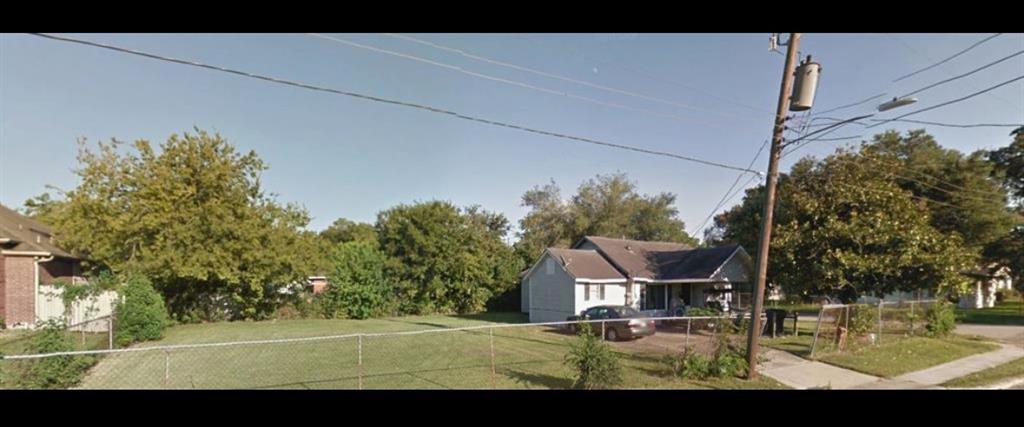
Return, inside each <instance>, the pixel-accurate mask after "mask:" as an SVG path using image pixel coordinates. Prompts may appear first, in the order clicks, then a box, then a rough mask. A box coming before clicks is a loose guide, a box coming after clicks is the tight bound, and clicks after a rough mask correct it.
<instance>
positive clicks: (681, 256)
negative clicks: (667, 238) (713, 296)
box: [576, 236, 739, 280]
mask: <svg viewBox="0 0 1024 427" xmlns="http://www.w3.org/2000/svg"><path fill="white" fill-rule="evenodd" d="M586 241H590V242H591V243H593V244H594V246H596V247H597V248H598V250H599V251H600V253H601V254H602V255H604V256H605V257H607V258H608V260H609V261H610V262H611V263H612V264H614V265H615V266H616V267H617V268H618V269H619V270H622V272H623V273H626V274H627V275H629V276H632V277H638V278H649V279H653V280H696V279H709V278H710V277H711V275H712V274H714V273H715V272H716V271H718V269H719V268H721V267H722V266H723V265H724V264H725V263H726V262H727V261H728V260H729V258H730V257H731V256H732V254H733V253H734V252H736V250H737V249H739V245H728V246H720V247H716V248H697V249H694V248H691V247H689V246H687V245H684V244H681V243H671V242H646V241H642V240H628V239H613V238H608V237H599V236H587V237H584V239H583V240H581V241H580V242H579V243H577V244H576V247H580V246H581V245H583V244H584V243H585V242H586Z"/></svg>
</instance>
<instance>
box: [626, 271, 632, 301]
mask: <svg viewBox="0 0 1024 427" xmlns="http://www.w3.org/2000/svg"><path fill="white" fill-rule="evenodd" d="M626 305H627V306H630V307H632V306H633V278H632V277H629V278H627V279H626Z"/></svg>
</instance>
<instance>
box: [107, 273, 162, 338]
mask: <svg viewBox="0 0 1024 427" xmlns="http://www.w3.org/2000/svg"><path fill="white" fill-rule="evenodd" d="M121 298H122V299H121V301H118V302H117V303H116V304H115V305H114V320H115V324H114V325H115V328H114V330H115V338H116V340H117V344H118V345H120V346H125V345H128V344H131V343H134V342H139V341H149V340H157V339H160V338H163V336H164V329H166V328H167V326H169V325H170V320H169V319H168V315H167V308H166V307H165V306H164V300H163V298H161V297H160V294H159V293H157V291H156V290H155V289H153V285H152V284H151V283H150V282H149V280H147V279H145V278H143V277H139V276H134V277H131V278H129V279H128V281H127V282H126V283H125V284H124V286H122V287H121Z"/></svg>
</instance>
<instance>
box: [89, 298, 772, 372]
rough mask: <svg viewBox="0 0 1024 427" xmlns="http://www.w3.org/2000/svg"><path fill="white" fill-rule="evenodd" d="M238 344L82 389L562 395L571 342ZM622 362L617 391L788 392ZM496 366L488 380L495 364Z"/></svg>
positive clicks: (116, 363) (266, 333) (538, 335)
mask: <svg viewBox="0 0 1024 427" xmlns="http://www.w3.org/2000/svg"><path fill="white" fill-rule="evenodd" d="M525 321H526V318H525V316H524V315H521V314H518V313H516V314H501V313H497V314H485V315H476V316H418V317H401V318H384V319H370V320H287V321H264V322H222V323H211V324H196V325H179V326H175V327H172V328H170V329H168V331H167V335H166V337H165V339H163V340H161V341H159V342H151V343H146V344H144V345H145V346H153V345H169V344H185V343H189V344H194V343H214V342H224V341H239V340H263V339H280V338H296V337H314V336H325V335H344V334H352V333H375V332H397V331H412V330H427V329H438V328H450V327H460V326H474V325H488V324H501V323H521V322H525ZM493 331H494V340H493V342H494V346H493V353H492V350H491V348H492V347H491V336H490V334H489V331H488V330H487V329H484V330H473V331H457V332H442V333H425V334H415V335H401V336H383V337H372V336H370V337H364V338H363V340H362V348H361V356H362V362H363V363H362V366H360V365H359V363H358V360H359V357H360V346H359V342H358V340H357V339H356V338H337V339H323V340H315V341H304V342H291V343H279V344H260V345H235V346H229V347H206V348H195V349H175V350H171V351H169V352H164V351H138V352H127V353H119V354H112V355H107V356H104V358H103V359H102V360H101V361H100V362H99V364H97V365H96V366H95V367H94V368H93V369H92V371H91V372H90V373H89V375H87V377H86V378H85V380H84V381H83V382H82V384H81V387H83V388H197V389H198V388H215V389H234V388H346V389H354V388H358V387H359V381H360V377H361V378H362V387H363V388H366V389H396V388H398V389H410V388H411V389H473V388H480V389H487V388H491V387H492V382H493V385H494V386H496V387H497V388H504V389H509V388H513V389H547V388H568V387H570V386H571V385H572V380H571V377H572V375H571V372H570V371H569V370H568V369H567V368H566V367H565V366H564V365H563V363H562V361H563V360H564V357H565V354H566V352H567V350H568V345H569V342H570V340H572V339H575V338H574V337H573V336H571V335H567V334H563V333H560V332H557V331H554V330H552V329H550V328H541V327H516V328H495V329H494V330H493ZM618 348H619V349H620V351H621V354H622V356H623V368H624V372H623V379H624V383H623V384H622V385H621V388H627V389H639V388H645V389H646V388H685V389H694V388H697V389H700V388H705V389H707V388H724V389H735V388H759V389H764V388H784V386H782V385H780V384H778V383H775V382H774V381H772V380H770V379H759V380H756V381H751V382H748V381H745V380H740V379H726V380H713V381H688V380H682V379H677V378H674V377H670V376H669V375H668V369H667V367H665V366H664V365H663V364H662V362H661V354H651V353H631V352H628V351H626V350H622V348H626V347H618ZM492 354H493V358H494V362H495V363H494V372H493V374H492V364H491V358H492Z"/></svg>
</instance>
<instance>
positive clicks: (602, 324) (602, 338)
mask: <svg viewBox="0 0 1024 427" xmlns="http://www.w3.org/2000/svg"><path fill="white" fill-rule="evenodd" d="M604 334H605V331H604V320H602V321H601V340H602V341H604Z"/></svg>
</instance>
